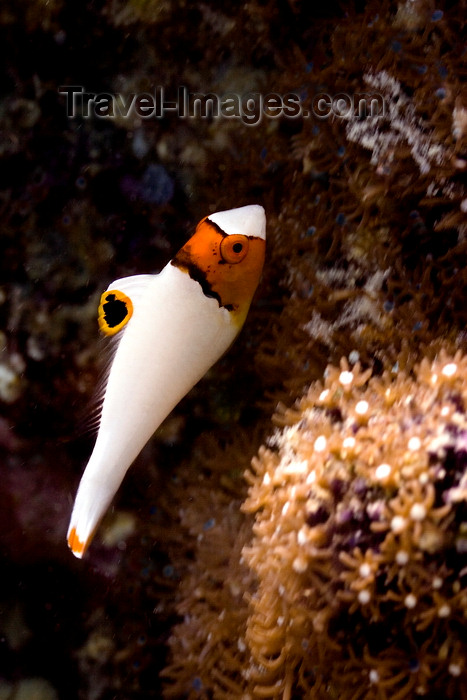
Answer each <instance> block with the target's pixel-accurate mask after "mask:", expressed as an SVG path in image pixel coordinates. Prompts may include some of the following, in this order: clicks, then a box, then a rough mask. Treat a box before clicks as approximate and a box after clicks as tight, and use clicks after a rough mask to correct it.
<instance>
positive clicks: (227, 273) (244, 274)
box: [172, 207, 266, 325]
mask: <svg viewBox="0 0 467 700" xmlns="http://www.w3.org/2000/svg"><path fill="white" fill-rule="evenodd" d="M244 209H249V207H244ZM257 209H261V208H260V207H257ZM232 211H234V212H236V211H240V210H232ZM261 212H262V209H261ZM221 214H224V212H221ZM221 214H216V215H213V216H212V217H206V218H204V219H202V221H200V223H199V224H198V226H197V228H196V231H195V234H194V235H193V236H192V237H191V238H190V240H189V241H187V243H185V245H184V246H183V248H182V249H181V250H180V251H179V252H178V253H177V255H176V256H175V258H174V259H173V261H172V263H173V264H174V265H176V266H177V267H180V268H182V269H184V270H186V271H187V272H188V273H189V274H190V276H191V277H192V278H193V279H195V280H196V281H198V282H199V283H200V285H201V287H202V289H203V291H204V293H205V294H206V296H210V297H215V298H216V299H217V300H218V302H219V305H220V306H223V307H225V308H226V309H228V310H229V311H230V312H231V313H232V315H233V316H234V318H235V319H236V321H237V322H238V324H239V325H242V324H243V321H244V320H245V317H246V314H247V312H248V308H249V306H250V302H251V299H252V297H253V294H254V292H255V289H256V287H257V286H258V282H259V278H260V275H261V270H262V268H263V263H264V254H265V243H266V242H265V234H264V232H263V229H259V230H258V235H254V234H253V235H252V234H250V233H248V234H243V233H239V232H238V227H235V229H234V231H235V232H232V233H228V231H226V230H224V229H223V228H221V226H220V225H219V224H218V223H217V222H216V221H214V220H213V219H215V218H216V217H221ZM225 214H226V215H228V214H229V212H225ZM262 216H263V217H264V213H263V214H262ZM221 221H222V223H224V222H223V220H222V218H220V222H221ZM226 223H227V224H228V223H229V221H228V219H226ZM226 228H227V226H226ZM247 228H248V227H247ZM249 229H251V225H250V226H249Z"/></svg>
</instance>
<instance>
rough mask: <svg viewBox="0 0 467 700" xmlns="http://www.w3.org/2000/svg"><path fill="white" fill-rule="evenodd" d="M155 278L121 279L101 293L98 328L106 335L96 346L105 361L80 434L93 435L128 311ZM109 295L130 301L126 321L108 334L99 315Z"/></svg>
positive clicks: (133, 276)
mask: <svg viewBox="0 0 467 700" xmlns="http://www.w3.org/2000/svg"><path fill="white" fill-rule="evenodd" d="M154 277H156V275H132V276H131V277H121V278H120V279H118V280H115V281H114V282H112V283H111V284H109V286H108V287H107V289H106V291H105V292H104V293H103V294H102V296H101V300H100V304H99V312H98V319H99V327H100V329H101V331H102V332H103V335H105V336H107V337H106V338H104V339H103V340H104V342H102V343H101V344H100V345H101V347H102V353H103V354H104V355H105V359H104V361H103V363H102V367H101V368H100V370H99V375H100V376H99V380H98V383H97V386H96V389H95V391H94V395H93V397H92V398H91V400H90V402H89V405H88V407H87V410H86V415H85V416H83V418H82V420H81V421H80V431H79V432H81V434H88V433H89V434H95V433H96V432H97V429H98V428H99V422H100V417H101V410H102V403H103V400H104V395H105V389H106V386H107V379H108V376H109V372H110V368H111V366H112V362H113V359H114V356H115V353H116V352H117V348H118V345H119V343H120V340H121V338H122V335H123V331H124V330H125V328H126V325H127V323H129V322H130V320H131V315H132V309H133V308H134V307H135V306H137V305H138V303H139V300H140V299H141V297H142V295H143V294H144V291H145V290H146V289H147V287H148V285H149V284H150V282H152V280H153V279H154ZM111 292H117V294H116V295H115V296H116V300H119V299H128V301H129V302H130V307H131V309H129V318H128V319H126V320H125V319H124V322H123V323H122V322H120V323H119V324H118V325H119V327H118V328H117V329H116V330H115V328H112V327H110V332H109V331H108V330H106V329H105V325H106V319H105V316H104V313H105V312H103V308H102V307H103V305H104V304H105V303H108V302H106V295H107V294H108V293H111ZM112 301H115V300H112ZM116 318H117V320H118V317H116V316H115V315H114V317H113V318H110V320H113V321H115V320H116Z"/></svg>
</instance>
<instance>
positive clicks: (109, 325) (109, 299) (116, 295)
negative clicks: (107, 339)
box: [97, 289, 133, 335]
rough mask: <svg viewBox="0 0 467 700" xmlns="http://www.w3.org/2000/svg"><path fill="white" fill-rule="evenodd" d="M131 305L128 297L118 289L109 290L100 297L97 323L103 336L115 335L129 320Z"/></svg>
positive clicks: (131, 311) (131, 312)
mask: <svg viewBox="0 0 467 700" xmlns="http://www.w3.org/2000/svg"><path fill="white" fill-rule="evenodd" d="M132 314H133V304H132V302H131V299H130V297H127V295H126V294H124V293H123V292H121V291H119V290H118V289H109V290H108V291H107V292H104V294H103V295H102V296H101V300H100V304H99V314H98V319H97V320H98V323H99V328H100V330H101V331H102V332H103V333H105V335H115V333H118V332H119V331H120V330H121V329H122V328H123V327H124V326H125V325H126V324H127V323H128V321H129V320H130V318H131V316H132Z"/></svg>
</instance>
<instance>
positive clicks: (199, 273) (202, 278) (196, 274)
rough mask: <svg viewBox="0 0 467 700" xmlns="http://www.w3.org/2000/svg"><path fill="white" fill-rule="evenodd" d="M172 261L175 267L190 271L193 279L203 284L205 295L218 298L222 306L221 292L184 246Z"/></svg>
mask: <svg viewBox="0 0 467 700" xmlns="http://www.w3.org/2000/svg"><path fill="white" fill-rule="evenodd" d="M170 262H171V264H172V265H173V266H174V267H178V268H179V269H180V270H183V271H184V272H188V274H189V275H190V277H191V279H192V280H194V281H195V282H198V284H199V285H200V286H201V289H202V290H203V293H204V296H206V297H209V298H210V299H216V301H217V303H218V304H219V306H222V299H221V298H220V296H219V294H218V293H217V292H215V291H214V290H213V289H212V287H211V285H210V284H209V282H208V279H207V277H206V273H205V272H204V271H203V270H202V269H201V268H200V267H198V265H197V264H196V263H195V262H193V260H192V259H191V258H190V257H189V255H188V253H187V252H186V251H184V250H183V248H182V250H179V251H178V253H177V255H176V256H175V257H174V258H173V260H171V261H170Z"/></svg>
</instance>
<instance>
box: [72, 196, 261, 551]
mask: <svg viewBox="0 0 467 700" xmlns="http://www.w3.org/2000/svg"><path fill="white" fill-rule="evenodd" d="M238 212H240V213H243V219H244V221H243V224H242V225H243V227H246V229H247V231H246V234H238V233H236V231H237V229H238V226H237V222H238V221H239V222H240V224H241V223H242V217H240V219H239V214H238ZM232 224H234V225H233V231H232V235H233V236H235V239H234V238H232V239H231V241H227V242H226V245H227V244H228V245H229V246H230V247H231V245H232V241H234V240H237V239H239V240H240V241H241V240H242V239H241V236H243V237H245V236H246V237H249V240H250V241H252V240H253V239H258V240H259V241H263V243H264V240H265V218H264V211H263V209H262V207H258V206H256V205H252V206H250V207H242V208H241V209H236V210H230V211H229V212H220V213H218V214H215V215H212V216H211V217H209V218H208V219H207V220H203V222H201V223H200V225H199V226H198V229H197V232H198V233H195V235H194V236H193V238H192V239H190V241H191V248H190V247H189V244H190V241H189V242H188V243H187V244H186V245H185V246H184V248H183V249H182V251H181V252H180V254H179V255H181V260H180V261H179V262H178V263H177V259H178V258H177V257H176V258H175V259H174V261H171V262H169V263H168V264H167V265H166V267H165V268H164V269H163V270H162V271H161V272H160V273H159V274H157V275H140V276H134V277H129V278H126V279H122V280H117V282H115V283H113V284H112V285H110V287H109V290H114V289H118V290H119V292H121V293H122V294H123V295H124V296H127V297H128V298H129V299H131V301H132V306H133V310H132V315H131V318H130V319H129V321H128V322H127V323H126V325H125V327H124V329H123V330H122V331H120V333H121V339H120V342H119V344H118V347H117V350H116V353H115V356H114V359H113V362H112V365H111V368H110V372H109V376H108V380H107V385H106V389H105V395H104V400H103V405H102V414H101V419H100V425H99V431H98V436H97V439H96V443H95V446H94V450H93V452H92V455H91V457H90V460H89V462H88V464H87V466H86V469H85V471H84V474H83V477H82V479H81V482H80V485H79V489H78V493H77V496H76V500H75V505H74V508H73V513H72V516H71V520H70V526H69V530H68V543H69V546H70V548H71V549H72V551H73V553H74V554H75V555H76V556H77V557H82V556H83V554H84V552H85V550H86V548H87V546H88V544H89V542H90V540H91V538H92V536H93V533H94V531H95V529H96V528H97V525H98V524H99V521H100V520H101V518H102V516H103V514H104V513H105V511H106V510H107V508H108V506H109V505H110V502H111V501H112V499H113V497H114V495H115V493H116V491H117V489H118V488H119V486H120V484H121V482H122V480H123V478H124V476H125V473H126V471H127V470H128V468H129V466H130V465H131V463H132V462H133V461H134V459H135V458H136V457H137V455H138V454H139V452H140V451H141V449H142V448H143V447H144V445H145V444H146V442H147V441H148V440H149V438H150V437H151V436H152V434H153V433H154V431H155V430H156V429H157V428H158V426H159V425H160V424H161V423H162V421H163V420H164V419H165V418H166V416H167V415H168V414H169V413H170V411H171V410H172V409H173V408H174V407H175V406H176V404H177V403H178V402H179V401H180V400H181V399H182V398H183V397H184V396H185V394H187V392H188V391H189V390H190V389H191V388H192V387H193V386H194V384H196V382H198V380H199V379H201V377H202V376H203V375H204V374H205V373H206V372H207V370H208V369H209V368H210V367H211V366H212V365H213V364H214V363H215V362H216V360H217V359H218V358H219V357H220V356H221V355H222V354H223V353H224V352H225V351H226V350H227V349H228V348H229V346H230V345H231V344H232V342H233V341H234V339H235V337H236V336H237V334H238V332H239V330H240V328H241V325H242V323H243V320H244V317H245V316H246V312H247V311H248V306H249V304H250V301H251V296H252V293H251V294H249V295H248V299H247V300H246V301H245V300H242V302H241V303H239V304H238V305H234V304H231V303H230V302H229V303H226V304H223V303H222V299H220V297H222V295H223V294H224V292H223V291H222V290H221V292H219V293H218V290H219V289H220V287H219V278H218V277H216V279H215V280H214V281H213V283H212V284H211V286H210V287H209V289H208V288H207V286H206V285H208V286H209V283H210V282H209V281H210V275H209V274H207V277H206V279H204V278H203V279H202V280H201V283H200V282H199V281H197V279H194V277H196V276H197V275H198V272H199V271H193V270H192V269H188V267H187V265H190V266H191V258H192V257H196V263H197V265H199V266H202V265H204V264H205V257H206V252H205V250H204V248H205V247H206V246H205V240H204V238H203V239H201V243H202V244H203V250H202V252H198V247H199V243H198V241H197V236H198V238H201V236H200V233H199V231H200V232H201V235H204V236H206V235H207V234H209V236H210V237H211V236H214V234H215V236H219V235H221V234H222V236H223V238H225V237H226V236H229V235H231V234H230V233H229V228H232V226H231V225H232ZM207 227H209V231H207V233H205V231H204V230H205V229H207ZM220 228H222V231H221V234H220V233H219V231H217V230H216V229H220ZM212 229H213V230H214V233H213V230H212ZM226 229H227V230H226ZM251 229H253V234H252V233H251V232H250V231H251ZM216 240H217V239H216ZM221 244H222V241H221ZM247 245H248V242H247ZM249 245H250V251H251V250H252V248H251V246H252V243H251V242H250V243H249ZM255 245H256V243H255ZM197 246H198V247H197ZM262 249H263V254H264V245H263V248H262ZM255 250H256V248H255ZM258 250H259V248H258ZM255 254H256V253H255ZM209 255H210V253H209ZM187 261H188V262H187ZM210 264H211V261H210V260H209V265H210ZM215 264H216V265H219V261H218V260H217V259H216V260H215ZM222 264H223V265H225V264H226V263H225V261H222ZM240 264H241V263H240ZM240 264H239V265H238V267H240ZM258 264H259V263H257V265H256V266H257V267H258ZM228 267H230V268H232V267H233V265H228ZM259 267H260V268H261V267H262V260H261V261H260V265H259ZM225 269H226V270H227V268H225ZM197 270H198V268H197ZM219 271H221V272H222V273H223V271H224V268H220V267H217V268H214V272H215V274H216V275H218V274H219ZM234 272H236V270H234ZM259 274H260V270H259V273H258V280H259ZM221 279H222V280H223V278H221ZM258 280H257V281H258ZM211 281H212V280H211ZM256 283H257V282H256ZM236 284H238V282H236ZM250 286H251V285H250ZM255 286H256V285H255ZM203 287H204V289H203ZM109 290H108V291H109ZM253 291H254V290H253ZM211 293H212V294H213V296H211V295H210V294H211ZM105 294H106V293H104V295H103V297H105ZM207 294H209V296H208V295H207ZM245 305H246V308H245ZM233 306H236V308H235V309H233V308H232V307H233Z"/></svg>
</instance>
